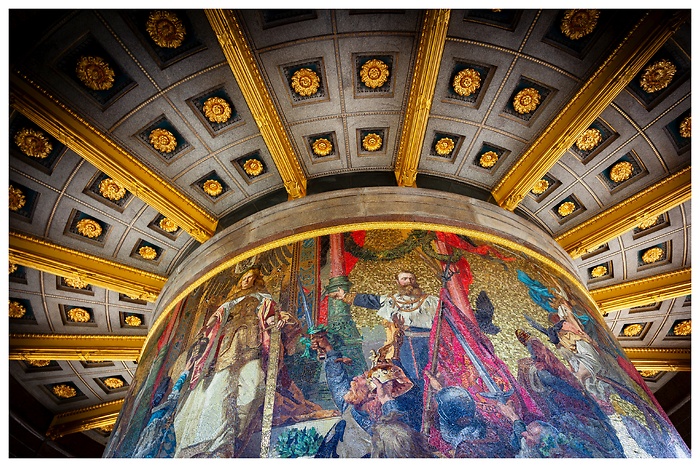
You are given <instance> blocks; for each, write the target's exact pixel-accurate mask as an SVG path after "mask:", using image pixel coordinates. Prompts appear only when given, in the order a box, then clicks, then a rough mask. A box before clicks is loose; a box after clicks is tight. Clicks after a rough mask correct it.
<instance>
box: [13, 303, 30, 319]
mask: <svg viewBox="0 0 700 467" xmlns="http://www.w3.org/2000/svg"><path fill="white" fill-rule="evenodd" d="M9 302H10V318H21V317H22V316H24V315H25V314H26V313H27V309H26V308H25V307H24V305H22V304H21V303H19V302H16V301H14V300H9Z"/></svg>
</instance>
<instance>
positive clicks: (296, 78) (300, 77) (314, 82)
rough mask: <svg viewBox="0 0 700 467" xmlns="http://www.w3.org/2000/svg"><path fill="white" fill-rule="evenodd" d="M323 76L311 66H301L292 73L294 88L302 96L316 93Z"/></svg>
mask: <svg viewBox="0 0 700 467" xmlns="http://www.w3.org/2000/svg"><path fill="white" fill-rule="evenodd" d="M319 84H321V78H319V77H318V75H317V74H316V72H315V71H313V70H311V69H309V68H300V69H298V70H297V71H295V72H294V74H293V75H292V89H294V92H296V93H297V94H299V95H300V96H304V97H306V96H311V95H313V94H316V92H317V91H318V86H319Z"/></svg>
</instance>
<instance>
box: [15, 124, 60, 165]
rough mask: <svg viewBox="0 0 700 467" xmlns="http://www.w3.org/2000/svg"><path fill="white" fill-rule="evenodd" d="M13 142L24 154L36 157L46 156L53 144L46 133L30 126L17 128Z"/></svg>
mask: <svg viewBox="0 0 700 467" xmlns="http://www.w3.org/2000/svg"><path fill="white" fill-rule="evenodd" d="M15 144H16V145H17V146H18V147H19V149H20V151H22V152H23V153H24V154H26V155H27V156H29V157H36V158H37V159H44V158H46V157H47V156H48V155H49V154H51V151H52V150H53V145H52V144H51V141H49V139H48V138H47V137H46V134H45V133H44V132H42V131H38V130H34V129H32V128H22V129H21V130H19V131H18V132H17V133H16V134H15Z"/></svg>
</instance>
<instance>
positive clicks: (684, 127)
mask: <svg viewBox="0 0 700 467" xmlns="http://www.w3.org/2000/svg"><path fill="white" fill-rule="evenodd" d="M679 131H680V133H681V136H682V137H683V138H690V115H688V116H687V117H685V118H684V119H683V121H682V122H681V124H680V127H679Z"/></svg>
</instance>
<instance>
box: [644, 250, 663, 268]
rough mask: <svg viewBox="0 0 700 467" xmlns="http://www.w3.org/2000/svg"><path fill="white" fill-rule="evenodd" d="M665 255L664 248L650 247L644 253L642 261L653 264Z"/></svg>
mask: <svg viewBox="0 0 700 467" xmlns="http://www.w3.org/2000/svg"><path fill="white" fill-rule="evenodd" d="M663 257H664V250H663V249H661V248H659V247H658V246H655V247H652V248H649V249H648V250H647V251H645V252H644V254H642V261H644V264H651V263H655V262H657V261H659V260H660V259H661V258H663Z"/></svg>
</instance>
